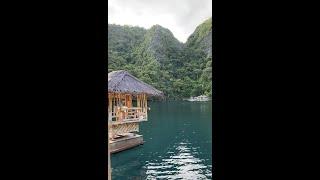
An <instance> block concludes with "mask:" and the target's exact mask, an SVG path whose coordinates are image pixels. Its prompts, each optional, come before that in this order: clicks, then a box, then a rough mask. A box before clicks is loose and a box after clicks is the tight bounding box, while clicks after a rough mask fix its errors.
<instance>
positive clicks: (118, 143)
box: [110, 133, 144, 153]
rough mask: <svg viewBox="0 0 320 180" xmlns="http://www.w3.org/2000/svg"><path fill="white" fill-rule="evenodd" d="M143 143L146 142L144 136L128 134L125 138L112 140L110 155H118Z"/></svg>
mask: <svg viewBox="0 0 320 180" xmlns="http://www.w3.org/2000/svg"><path fill="white" fill-rule="evenodd" d="M143 143H144V141H143V136H142V135H139V134H134V133H128V134H126V135H125V136H121V137H118V138H115V139H113V140H110V153H117V152H120V151H124V150H127V149H131V148H134V147H136V146H139V145H141V144H143Z"/></svg>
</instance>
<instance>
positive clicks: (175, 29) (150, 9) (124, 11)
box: [108, 0, 212, 42]
mask: <svg viewBox="0 0 320 180" xmlns="http://www.w3.org/2000/svg"><path fill="white" fill-rule="evenodd" d="M211 16H212V0H109V2H108V23H109V24H119V25H125V24H126V25H132V26H140V27H144V28H147V29H148V28H150V27H151V26H152V25H155V24H159V25H161V26H163V27H165V28H168V29H170V31H171V32H172V33H173V34H174V36H175V37H176V38H177V39H178V40H180V41H181V42H185V41H186V40H187V38H188V37H189V35H190V34H191V33H192V32H193V31H194V30H195V28H196V27H197V26H198V25H199V24H200V23H202V22H203V21H204V20H206V19H208V18H209V17H211Z"/></svg>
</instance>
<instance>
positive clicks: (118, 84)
mask: <svg viewBox="0 0 320 180" xmlns="http://www.w3.org/2000/svg"><path fill="white" fill-rule="evenodd" d="M108 92H118V93H119V92H121V93H130V94H141V93H145V94H147V95H151V96H163V92H162V91H159V90H157V89H156V88H154V87H152V86H151V85H149V84H146V83H144V82H142V81H141V80H139V79H138V78H136V77H134V76H133V75H131V74H130V73H128V72H127V71H124V70H120V71H112V72H110V73H108Z"/></svg>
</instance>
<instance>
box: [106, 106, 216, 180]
mask: <svg viewBox="0 0 320 180" xmlns="http://www.w3.org/2000/svg"><path fill="white" fill-rule="evenodd" d="M149 105H150V107H151V111H150V112H149V121H148V122H144V123H141V125H140V134H142V135H143V136H144V140H145V141H146V142H145V144H144V145H142V146H139V147H136V148H133V149H130V150H127V151H123V152H120V153H117V154H114V155H112V159H111V160H112V178H113V180H124V179H190V180H191V179H192V180H194V179H195V180H196V179H212V112H211V102H151V103H150V104H149Z"/></svg>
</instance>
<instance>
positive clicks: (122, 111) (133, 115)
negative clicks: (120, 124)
mask: <svg viewBox="0 0 320 180" xmlns="http://www.w3.org/2000/svg"><path fill="white" fill-rule="evenodd" d="M109 116H111V117H110V118H111V119H113V120H115V121H128V122H129V121H138V120H144V121H146V120H147V110H146V109H142V108H140V107H131V108H127V107H125V106H122V107H121V108H120V107H117V106H115V107H114V110H113V112H111V114H110V115H109ZM110 118H109V119H110Z"/></svg>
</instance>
